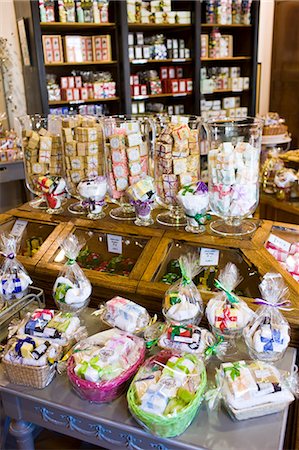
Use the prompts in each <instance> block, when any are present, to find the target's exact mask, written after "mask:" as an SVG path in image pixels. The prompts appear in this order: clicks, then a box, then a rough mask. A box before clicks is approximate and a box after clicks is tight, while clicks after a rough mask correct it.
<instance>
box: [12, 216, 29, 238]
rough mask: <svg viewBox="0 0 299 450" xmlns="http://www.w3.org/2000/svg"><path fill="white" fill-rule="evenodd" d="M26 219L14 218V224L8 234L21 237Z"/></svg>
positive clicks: (26, 222) (25, 225)
mask: <svg viewBox="0 0 299 450" xmlns="http://www.w3.org/2000/svg"><path fill="white" fill-rule="evenodd" d="M27 224H28V221H27V220H20V219H18V220H16V221H15V224H14V226H13V227H12V229H11V232H10V234H12V235H13V236H16V237H21V236H22V234H23V233H24V231H25V228H26V227H27Z"/></svg>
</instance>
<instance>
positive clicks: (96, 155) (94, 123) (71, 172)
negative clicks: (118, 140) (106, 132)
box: [61, 114, 107, 219]
mask: <svg viewBox="0 0 299 450" xmlns="http://www.w3.org/2000/svg"><path fill="white" fill-rule="evenodd" d="M61 124H62V137H63V155H64V161H65V165H66V179H67V188H68V191H69V193H70V195H71V196H72V197H73V198H76V199H77V200H79V202H75V203H72V204H71V205H70V206H69V208H68V209H69V211H70V212H71V213H72V214H86V215H87V216H88V218H90V219H100V218H102V217H104V216H105V214H104V212H103V206H104V204H105V201H104V199H105V195H106V189H107V186H106V185H107V183H106V179H105V177H104V176H103V175H104V141H103V132H102V127H101V125H100V124H99V123H98V120H97V118H96V117H93V116H81V115H79V114H78V115H74V116H64V117H62V118H61Z"/></svg>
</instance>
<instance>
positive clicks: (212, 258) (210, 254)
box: [199, 247, 220, 266]
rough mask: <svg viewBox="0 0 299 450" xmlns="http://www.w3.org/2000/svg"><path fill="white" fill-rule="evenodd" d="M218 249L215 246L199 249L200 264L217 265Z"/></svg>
mask: <svg viewBox="0 0 299 450" xmlns="http://www.w3.org/2000/svg"><path fill="white" fill-rule="evenodd" d="M219 256H220V251H219V250H217V249H215V248H205V247H203V248H202V249H201V250H200V257H199V264H200V266H218V263H219Z"/></svg>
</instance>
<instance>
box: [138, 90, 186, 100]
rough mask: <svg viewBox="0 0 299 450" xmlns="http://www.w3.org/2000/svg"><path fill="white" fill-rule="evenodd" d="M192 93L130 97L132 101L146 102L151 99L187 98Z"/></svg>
mask: <svg viewBox="0 0 299 450" xmlns="http://www.w3.org/2000/svg"><path fill="white" fill-rule="evenodd" d="M192 94H193V92H184V93H179V92H178V93H177V94H170V93H168V94H149V95H135V96H132V100H148V99H151V98H163V97H174V98H175V97H188V96H190V95H192Z"/></svg>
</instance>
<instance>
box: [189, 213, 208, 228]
mask: <svg viewBox="0 0 299 450" xmlns="http://www.w3.org/2000/svg"><path fill="white" fill-rule="evenodd" d="M186 217H189V218H190V219H194V220H196V222H197V223H198V224H200V225H203V224H204V222H205V219H206V220H210V219H211V216H210V214H195V216H190V215H189V214H186Z"/></svg>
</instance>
